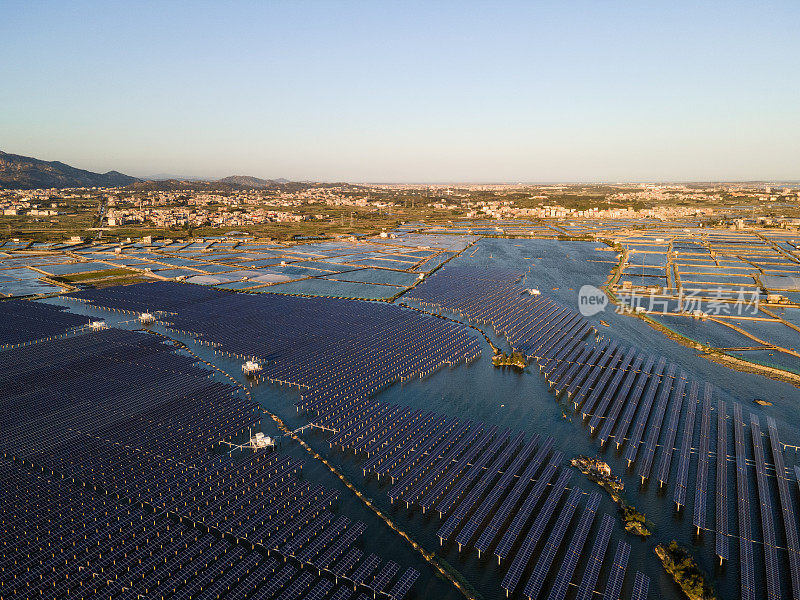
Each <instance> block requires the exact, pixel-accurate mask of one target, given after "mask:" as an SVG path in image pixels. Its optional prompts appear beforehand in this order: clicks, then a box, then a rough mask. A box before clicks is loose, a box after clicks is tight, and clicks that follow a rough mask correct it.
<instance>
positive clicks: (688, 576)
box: [655, 540, 716, 600]
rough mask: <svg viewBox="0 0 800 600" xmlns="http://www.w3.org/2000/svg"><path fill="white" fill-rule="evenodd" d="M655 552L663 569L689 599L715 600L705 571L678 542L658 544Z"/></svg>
mask: <svg viewBox="0 0 800 600" xmlns="http://www.w3.org/2000/svg"><path fill="white" fill-rule="evenodd" d="M655 552H656V556H658V558H659V559H661V564H662V565H663V566H664V570H665V571H666V572H667V573H669V574H670V575H671V576H672V579H674V580H675V583H677V584H678V585H679V586H680V587H681V590H683V593H684V594H686V596H687V597H688V598H689V599H690V600H716V597H715V596H714V590H713V589H712V588H711V585H710V584H709V583H708V580H707V579H706V576H705V573H703V572H702V571H701V570H700V568H699V567H698V566H697V563H695V562H694V558H692V555H691V554H690V553H689V551H688V550H686V549H685V548H682V547H681V546H679V545H678V542H676V541H675V540H672V541H671V542H670V543H669V545H668V546H664V545H663V544H659V545H658V546H656V548H655Z"/></svg>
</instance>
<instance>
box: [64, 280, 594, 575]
mask: <svg viewBox="0 0 800 600" xmlns="http://www.w3.org/2000/svg"><path fill="white" fill-rule="evenodd" d="M186 288H189V290H190V291H189V292H188V293H187V295H186V296H183V295H182V292H183V290H184V289H186ZM76 296H77V297H79V298H81V299H83V300H91V301H92V302H93V303H95V304H96V305H98V306H106V307H109V308H112V309H115V310H126V311H131V312H143V311H149V312H158V314H159V315H160V317H159V318H160V319H161V320H162V321H163V322H165V323H167V325H168V326H169V327H171V328H174V329H177V330H180V331H183V332H188V333H192V334H194V335H196V336H198V338H199V339H201V340H203V341H204V342H205V343H213V345H214V347H215V348H216V349H218V350H220V351H224V352H227V353H230V354H235V355H237V356H241V357H245V356H255V357H258V358H259V359H261V360H263V361H264V370H263V372H262V373H263V377H264V379H268V380H271V381H273V382H279V383H284V384H286V383H288V384H292V385H297V386H298V387H299V388H300V390H301V394H302V398H301V401H300V402H299V403H298V408H299V409H300V410H306V411H308V412H310V413H312V414H313V415H316V417H315V418H314V419H313V421H314V423H315V424H318V425H321V426H324V427H325V428H326V429H329V430H332V431H333V432H334V433H333V435H332V436H331V437H330V439H329V443H330V445H331V446H334V445H335V446H337V447H341V448H342V449H344V450H349V449H352V450H354V451H355V452H356V453H357V454H360V455H363V456H364V457H365V462H364V464H363V470H364V473H365V475H370V474H375V475H376V476H377V477H379V478H384V477H385V478H387V479H388V480H389V481H391V483H392V485H391V487H390V490H389V492H388V493H389V497H390V499H391V500H392V501H393V502H394V501H395V500H398V501H402V502H404V503H405V504H406V505H407V506H411V505H416V506H420V507H422V508H423V510H427V509H429V508H432V509H434V510H435V511H436V512H437V513H438V514H439V515H440V517H441V518H442V519H444V522H443V523H442V525H441V527H440V528H439V531H438V535H439V537H440V539H441V540H442V542H444V541H446V540H450V539H453V540H454V541H456V542H457V543H458V545H459V548H460V549H462V550H466V549H467V548H468V547H469V546H470V545H472V543H473V542H474V543H475V545H476V547H477V548H478V549H479V552H489V551H491V550H492V548H494V547H495V546H496V548H497V549H496V553H497V555H498V559H502V558H504V557H505V558H509V559H511V563H510V564H511V565H512V566H513V565H514V564H515V563H516V565H517V567H514V568H521V569H524V568H525V565H527V564H528V563H529V562H530V561H531V559H532V558H533V557H534V556H535V553H534V550H535V547H536V545H535V543H534V544H533V547H531V541H532V542H536V541H538V540H539V538H541V537H542V534H543V533H544V529H543V527H544V524H543V523H542V518H543V517H544V515H545V514H546V515H548V516H549V515H552V514H553V513H554V512H555V511H556V510H557V509H558V505H559V501H560V499H561V492H563V490H564V487H565V485H566V483H567V481H568V479H569V475H570V473H569V472H568V471H560V463H561V462H562V461H563V456H562V455H561V454H560V453H555V454H552V453H551V448H552V444H553V440H552V439H550V438H547V439H544V440H540V439H539V438H538V437H536V436H535V437H534V438H532V439H530V440H528V441H527V442H526V441H525V439H524V437H523V436H522V435H516V436H511V435H510V432H508V431H502V432H498V431H497V428H496V427H490V426H488V425H486V424H483V423H474V422H470V421H461V420H459V419H454V418H451V417H447V416H444V415H439V414H436V413H434V412H425V411H419V410H418V411H413V410H410V409H408V408H405V407H401V406H394V405H386V404H384V403H381V402H377V401H375V400H373V399H371V398H370V396H371V395H372V394H374V392H375V391H377V390H378V389H380V388H381V387H383V386H384V385H387V384H388V383H389V382H391V381H393V380H397V379H400V380H402V379H404V378H407V377H408V376H411V375H413V376H418V375H425V374H427V373H429V372H430V371H431V370H433V369H434V368H436V366H438V365H439V364H455V363H456V362H459V361H465V360H469V359H471V358H473V357H475V356H477V354H478V352H479V351H480V347H479V345H478V343H477V341H476V339H475V338H474V336H473V335H472V334H468V333H466V332H467V331H469V330H468V328H465V327H464V326H463V325H460V324H457V323H453V322H451V321H447V320H444V319H437V318H434V317H430V316H427V315H422V314H420V313H419V312H416V311H411V310H400V309H398V308H397V307H391V306H381V305H376V304H368V303H364V302H351V301H344V300H331V299H321V298H318V299H301V298H289V297H280V296H275V297H270V296H238V295H228V294H222V293H220V292H214V291H209V290H202V291H198V290H197V288H192V287H190V286H185V285H184V286H181V285H180V284H166V283H160V284H143V285H135V286H126V287H125V288H116V289H115V288H111V289H104V290H91V291H84V292H80V293H78V294H76ZM551 308H552V307H542V310H549V309H551ZM562 312H563V311H562ZM231 314H236V315H237V319H231V317H230V315H231ZM562 316H563V317H564V318H562V319H561V320H560V321H559V322H560V323H561V322H564V323H567V325H566V326H567V327H568V329H569V330H570V331H575V332H580V334H579V337H578V338H577V339H578V340H580V339H582V338H583V337H585V335H586V333H587V332H588V328H587V327H585V325H586V324H585V323H582V322H580V320H578V319H575V318H572V317H570V316H568V315H566V314H563V315H562ZM239 321H242V322H243V323H245V324H246V326H247V329H246V330H245V329H244V326H242V325H237V323H238V322H239ZM510 326H511V325H510V324H509V328H510ZM254 328H255V331H254ZM558 331H559V329H558V328H557V327H554V326H552V324H551V325H550V326H548V325H547V324H546V323H542V326H541V327H540V328H539V329H538V330H537V331H535V332H533V331H532V332H529V333H527V334H523V333H521V332H520V336H521V337H520V339H524V340H526V342H525V343H527V344H528V348H529V349H530V351H532V352H538V351H540V350H542V349H546V348H552V350H553V351H554V352H555V355H558V354H560V355H564V354H565V353H566V352H570V351H571V349H574V348H572V346H574V344H572V346H570V347H567V344H565V343H562V342H563V340H562V339H561V338H558V339H557V335H558ZM356 339H357V340H358V343H359V344H363V345H364V346H365V352H364V356H365V357H366V356H367V355H369V356H374V353H375V352H376V351H377V350H376V348H377V347H380V352H381V356H382V362H381V365H378V366H377V367H376V365H375V363H374V359H372V358H370V359H369V360H366V359H364V360H362V359H361V358H360V356H359V354H358V344H356V343H355V342H354V340H356ZM354 348H355V351H354ZM309 356H311V357H312V358H311V359H309ZM383 357H387V358H385V359H384V358H383ZM437 357H438V358H437ZM409 365H411V366H409ZM383 366H385V367H386V368H383ZM537 477H538V478H537ZM551 482H553V483H552V486H553V490H552V492H551V493H549V494H548V493H546V492H547V490H548V488H549V485H548V484H550V483H551ZM556 490H558V491H557V492H556ZM286 493H287V494H288V493H291V490H287V491H286ZM575 493H576V494H577V493H578V492H577V491H576V492H575ZM293 497H294V496H293ZM302 497H303V502H302V503H301V504H300V505H299V506H298V507H296V508H295V510H294V511H293V512H292V513H291V515H290V516H291V518H292V521H291V522H292V523H297V522H300V523H302V525H295V528H296V529H297V531H294V530H293V531H292V532H291V533H292V535H293V536H299V537H294V540H300V541H301V542H302V543H301V544H300V545H301V546H302V545H303V544H311V543H312V542H311V540H312V539H314V538H315V537H316V539H320V537H324V536H325V532H326V531H328V532H330V531H332V529H333V530H335V529H336V528H337V522H334V523H332V520H333V519H332V515H331V514H330V513H329V512H328V511H326V510H325V506H326V505H327V504H328V503H329V499H328V498H327V497H325V496H324V495H323V492H322V491H320V490H312V491H311V492H310V493H309V492H308V491H306V492H304V494H303V496H302ZM545 497H546V500H545V502H544V504H543V505H542V506H541V507H537V503H536V502H534V501H533V500H534V499H538V498H545ZM574 498H579V496H574ZM225 510H227V509H225ZM213 512H214V511H213V510H210V509H209V513H213ZM214 514H216V513H214ZM227 515H228V513H227V512H225V513H224V514H223V516H227ZM267 517H269V518H268V522H267V523H262V522H261V521H263V520H264V519H265V518H267ZM259 518H260V521H258V522H256V523H255V524H253V523H251V522H250V521H247V522H246V523H245V524H240V525H239V526H238V527H237V528H236V529H235V530H234V531H233V534H234V535H238V536H243V537H245V538H247V539H251V538H252V539H254V540H257V543H259V544H262V545H264V546H265V547H268V548H274V549H278V550H280V551H282V552H285V553H289V554H292V555H293V556H296V557H301V558H307V557H306V554H305V553H303V552H301V551H300V552H299V551H298V550H297V549H296V548H295V544H294V543H292V541H291V539H289V540H287V539H286V536H287V534H288V532H286V531H282V530H280V529H279V528H278V527H277V526H276V525H272V526H271V528H270V527H269V526H270V523H278V522H280V521H281V519H282V518H285V515H279V514H273V513H269V514H268V515H266V516H265V515H263V514H261V515H260V517H259ZM545 522H546V521H545ZM303 532H305V533H303ZM487 532H492V533H491V534H487ZM500 532H502V533H503V535H502V539H501V536H500V535H499V534H500ZM587 535H588V532H587ZM476 537H477V538H478V539H475V538H476ZM306 538H308V539H306ZM562 538H563V535H562ZM521 540H529V543H528V545H527V547H525V548H524V549H520V550H521V552H522V553H521V554H520V553H519V551H518V546H519V545H520V544H521V543H523V542H522V541H521ZM557 541H558V545H555V542H556V540H555V539H554V540H553V543H552V544H551V549H550V552H555V551H556V550H558V548H559V547H560V545H561V542H562V541H563V539H558V540H557ZM305 547H306V548H308V547H309V546H305ZM331 548H334V549H336V550H337V551H339V552H341V553H343V552H344V549H342V548H339V547H338V546H337V545H336V544H335V543H334V544H332V545H331ZM311 551H312V550H307V552H311ZM348 556H349V555H348ZM345 558H347V556H345ZM550 560H552V558H551V559H550ZM367 561H368V562H366V563H362V567H363V565H365V564H366V565H367V567H368V566H369V562H372V561H373V559H371V558H368V559H367ZM328 562H329V557H328V556H324V557H321V564H327V563H328ZM362 570H363V569H362ZM334 573H336V571H334ZM342 573H343V572H342ZM369 575H370V573H364V572H362V571H360V570H358V569H356V571H355V572H354V573H353V574H352V575H351V576H352V577H354V578H356V579H358V578H363V579H367V578H368V577H369ZM384 577H386V576H385V575H384ZM378 581H379V582H380V583H381V584H382V585H383V581H382V579H380V580H378ZM540 585H541V584H540ZM387 587H388V586H387Z"/></svg>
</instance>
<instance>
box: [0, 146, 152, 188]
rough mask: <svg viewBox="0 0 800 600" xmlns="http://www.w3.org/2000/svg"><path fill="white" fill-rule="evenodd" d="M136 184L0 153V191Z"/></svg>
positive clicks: (127, 177) (131, 180) (115, 176)
mask: <svg viewBox="0 0 800 600" xmlns="http://www.w3.org/2000/svg"><path fill="white" fill-rule="evenodd" d="M137 181H139V180H138V179H137V178H136V177H131V176H130V175H124V174H123V173H119V172H117V171H109V172H108V173H92V172H91V171H85V170H83V169H76V168H75V167H70V166H69V165H65V164H64V163H62V162H58V161H46V160H39V159H38V158H31V157H29V156H20V155H19V154H7V153H6V152H2V151H0V188H7V189H21V190H31V189H36V188H67V187H120V186H124V185H128V184H130V183H134V182H137Z"/></svg>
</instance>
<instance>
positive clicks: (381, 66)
mask: <svg viewBox="0 0 800 600" xmlns="http://www.w3.org/2000/svg"><path fill="white" fill-rule="evenodd" d="M0 15H1V16H0V51H2V60H0V82H1V83H0V149H2V150H5V151H7V152H14V153H17V154H24V155H29V156H36V157H39V158H45V159H49V160H62V161H64V162H67V163H70V164H73V165H75V166H78V167H82V168H86V169H91V170H97V171H106V170H109V169H117V170H120V171H123V172H127V173H130V174H133V175H140V176H147V175H154V174H158V173H171V174H178V175H200V176H208V177H216V176H225V175H230V174H251V175H256V176H261V177H287V178H290V179H315V180H328V181H330V180H348V181H555V180H558V181H597V180H603V181H621V180H636V181H642V180H709V179H788V178H792V179H800V1H798V0H786V1H782V2H778V1H776V2H752V1H748V2H736V1H733V0H726V1H724V2H712V1H697V2H681V1H669V2H655V1H650V0H644V1H642V0H638V1H633V0H632V1H630V2H615V1H605V0H590V1H570V0H553V1H552V2H536V1H533V0H530V1H527V2H466V1H462V2H436V1H422V2H411V1H397V2H388V1H387V2H379V1H369V2H359V3H350V2H340V1H338V0H321V1H319V2H303V1H287V2H266V1H262V2H252V3H241V2H208V3H203V2H194V3H182V2H153V3H136V2H122V1H118V2H115V1H103V2H79V1H70V2H39V1H30V0H25V1H22V2H14V1H10V0H4V1H3V7H2V10H0Z"/></svg>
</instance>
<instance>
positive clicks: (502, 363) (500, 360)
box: [492, 352, 528, 369]
mask: <svg viewBox="0 0 800 600" xmlns="http://www.w3.org/2000/svg"><path fill="white" fill-rule="evenodd" d="M492 364H493V365H494V366H495V367H514V368H517V369H524V368H525V367H527V366H528V363H527V361H526V360H525V356H523V354H522V353H521V352H512V353H511V354H506V353H505V352H498V353H497V354H495V355H494V356H493V357H492Z"/></svg>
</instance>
